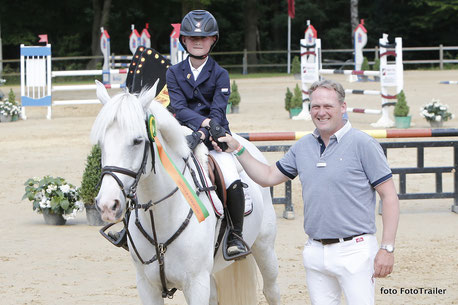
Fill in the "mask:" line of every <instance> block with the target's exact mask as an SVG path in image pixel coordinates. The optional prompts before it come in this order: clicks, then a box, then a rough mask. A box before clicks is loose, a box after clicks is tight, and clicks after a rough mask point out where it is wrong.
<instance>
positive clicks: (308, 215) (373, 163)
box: [213, 80, 399, 305]
mask: <svg viewBox="0 0 458 305" xmlns="http://www.w3.org/2000/svg"><path fill="white" fill-rule="evenodd" d="M309 95H310V99H311V101H310V106H311V109H310V114H311V116H312V120H313V123H314V124H315V126H316V129H315V131H314V132H313V133H312V134H309V135H307V136H305V137H303V138H302V139H300V140H299V141H297V143H295V144H294V145H293V146H292V147H291V148H290V150H289V151H288V152H287V153H286V154H285V156H284V157H283V158H282V159H280V160H279V161H278V162H277V163H276V164H275V165H271V166H268V165H265V164H264V163H261V162H259V161H257V160H256V159H255V158H253V157H252V156H251V155H250V153H249V152H247V151H246V150H245V149H244V147H242V146H241V145H240V144H239V143H238V142H237V140H235V139H234V138H232V137H231V136H229V135H227V136H225V137H223V138H219V141H221V142H227V144H228V146H229V149H228V150H227V151H233V153H234V154H235V155H236V156H237V158H238V160H239V161H240V163H241V164H242V166H243V167H244V169H245V171H246V172H247V173H248V175H249V176H250V177H251V178H252V179H253V180H254V181H256V182H257V183H259V184H261V185H262V186H272V185H276V184H279V183H282V182H284V181H286V180H288V179H294V178H295V177H296V176H299V179H300V181H301V184H302V198H303V201H304V229H305V232H306V233H307V235H308V237H309V240H308V241H307V243H306V245H305V247H304V251H303V262H304V266H305V269H306V276H307V286H308V289H309V294H310V298H311V300H312V304H320V305H322V304H340V299H341V295H342V292H343V293H344V295H345V299H346V302H347V304H374V291H375V290H374V288H375V281H374V278H375V277H385V276H387V275H388V274H390V273H391V272H392V270H393V264H394V253H393V252H394V242H395V237H396V231H397V226H398V220H399V200H398V197H397V193H396V189H395V187H394V183H393V179H392V174H391V170H390V168H389V166H388V163H387V160H386V157H385V155H384V154H383V150H382V148H381V147H380V144H379V143H378V142H377V141H376V140H374V139H373V138H372V137H370V136H369V135H367V134H366V133H364V132H361V131H359V130H357V129H354V128H352V127H351V124H350V122H348V120H346V119H344V118H343V116H342V115H343V114H344V113H345V112H346V108H347V105H346V103H345V90H344V89H343V88H342V85H340V84H339V83H337V82H334V81H331V80H323V81H319V82H315V83H314V84H313V85H312V86H311V87H310V88H309ZM213 145H214V146H215V148H216V149H217V150H218V149H219V147H217V145H216V143H213ZM375 192H377V193H378V194H379V196H380V198H381V199H382V201H383V211H382V222H383V234H382V240H381V246H380V247H379V246H378V242H377V239H376V237H375V232H376V227H375V204H376V194H375Z"/></svg>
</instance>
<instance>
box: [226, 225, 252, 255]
mask: <svg viewBox="0 0 458 305" xmlns="http://www.w3.org/2000/svg"><path fill="white" fill-rule="evenodd" d="M229 234H233V233H231V232H230V229H229V227H227V228H226V234H224V239H223V244H222V248H221V251H222V252H223V258H224V260H226V261H231V260H239V259H243V258H245V257H246V256H247V255H249V254H251V249H250V246H248V244H247V243H246V242H245V241H244V240H243V238H241V237H240V236H238V235H236V234H235V236H236V238H238V239H239V241H241V242H242V244H243V245H244V246H245V248H246V251H245V252H242V253H239V254H235V255H229V254H228V253H227V239H228V238H229Z"/></svg>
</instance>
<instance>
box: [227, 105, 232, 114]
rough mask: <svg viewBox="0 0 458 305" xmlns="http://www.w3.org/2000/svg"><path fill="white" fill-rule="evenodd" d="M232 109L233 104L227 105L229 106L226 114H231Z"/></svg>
mask: <svg viewBox="0 0 458 305" xmlns="http://www.w3.org/2000/svg"><path fill="white" fill-rule="evenodd" d="M231 109H232V104H231V103H229V104H227V106H226V114H228V113H231Z"/></svg>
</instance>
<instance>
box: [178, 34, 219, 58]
mask: <svg viewBox="0 0 458 305" xmlns="http://www.w3.org/2000/svg"><path fill="white" fill-rule="evenodd" d="M215 41H216V37H215V36H210V37H194V36H183V43H184V44H185V45H186V49H188V52H189V53H191V54H192V55H194V56H203V55H207V54H208V52H210V48H211V46H212V45H213V43H214V42H215Z"/></svg>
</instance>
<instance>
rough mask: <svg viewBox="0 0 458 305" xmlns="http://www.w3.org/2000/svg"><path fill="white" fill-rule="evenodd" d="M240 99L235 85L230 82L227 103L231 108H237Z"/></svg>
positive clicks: (233, 82)
mask: <svg viewBox="0 0 458 305" xmlns="http://www.w3.org/2000/svg"><path fill="white" fill-rule="evenodd" d="M240 101H241V98H240V93H239V88H238V86H237V83H236V82H235V80H234V81H232V88H231V95H230V96H229V101H228V103H230V104H232V106H238V105H239V104H240Z"/></svg>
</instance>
